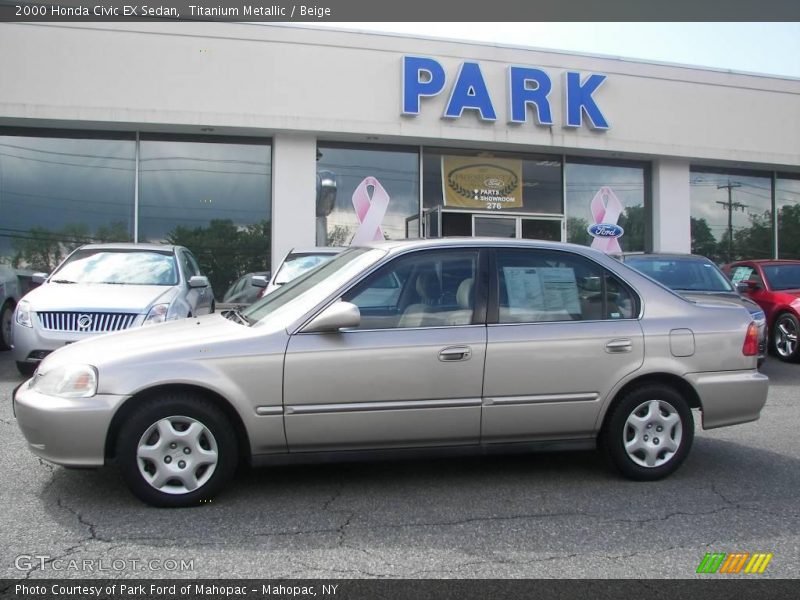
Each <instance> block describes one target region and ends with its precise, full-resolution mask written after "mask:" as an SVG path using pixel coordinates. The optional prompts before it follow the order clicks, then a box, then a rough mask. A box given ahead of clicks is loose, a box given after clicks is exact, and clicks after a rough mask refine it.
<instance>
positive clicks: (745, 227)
mask: <svg viewBox="0 0 800 600" xmlns="http://www.w3.org/2000/svg"><path fill="white" fill-rule="evenodd" d="M690 181H691V188H690V189H691V235H692V252H693V253H694V254H701V255H703V256H707V257H709V258H710V259H712V260H713V261H715V262H717V263H725V262H731V261H734V260H741V259H752V258H771V257H772V254H773V232H772V197H771V194H772V192H771V190H772V179H771V177H770V176H768V175H766V174H758V173H752V172H743V171H725V170H716V169H702V170H701V169H692V172H691V179H690Z"/></svg>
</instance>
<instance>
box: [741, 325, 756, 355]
mask: <svg viewBox="0 0 800 600" xmlns="http://www.w3.org/2000/svg"><path fill="white" fill-rule="evenodd" d="M742 354H744V355H745V356H757V355H758V325H756V324H755V323H750V325H748V326H747V333H746V334H745V336H744V344H743V345H742Z"/></svg>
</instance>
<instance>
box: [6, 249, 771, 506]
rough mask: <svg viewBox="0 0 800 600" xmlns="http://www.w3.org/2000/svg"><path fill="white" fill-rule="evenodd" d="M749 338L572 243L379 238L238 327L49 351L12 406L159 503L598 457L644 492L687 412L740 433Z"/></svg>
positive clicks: (51, 450) (75, 462)
mask: <svg viewBox="0 0 800 600" xmlns="http://www.w3.org/2000/svg"><path fill="white" fill-rule="evenodd" d="M396 286H399V290H398V289H396ZM376 290H377V292H376ZM386 290H392V291H391V293H387V291H386ZM756 344H757V331H756V327H755V325H754V323H753V321H752V317H751V316H750V315H749V313H748V312H747V311H746V310H744V309H742V308H741V307H738V306H720V305H713V306H712V305H704V304H700V303H694V302H688V301H687V300H685V299H684V298H682V297H681V296H679V295H677V294H675V293H673V292H672V291H670V290H669V289H667V288H665V287H663V286H662V285H660V284H658V283H656V282H654V281H653V280H651V279H649V278H648V277H645V276H643V275H642V274H640V273H639V272H638V271H636V270H634V269H631V268H629V267H627V266H626V265H624V264H622V263H620V262H618V261H616V260H614V259H612V258H610V257H608V256H606V255H605V254H603V253H600V252H597V251H595V250H592V249H590V248H585V247H582V246H573V245H568V244H558V243H545V242H532V241H522V240H493V239H473V238H469V239H456V238H448V239H445V240H415V241H400V242H384V243H374V244H368V245H365V246H363V247H357V248H350V249H348V250H346V251H344V252H342V253H341V254H339V255H338V256H336V257H335V258H334V259H332V260H331V261H329V262H328V263H326V264H324V265H322V266H320V267H319V268H317V269H314V270H312V271H309V272H308V273H306V274H305V275H303V276H301V277H299V278H298V279H296V280H294V281H292V282H290V283H288V284H286V285H285V286H283V287H282V288H281V289H279V290H278V291H275V292H274V293H272V294H270V295H269V296H267V297H265V298H264V299H262V300H261V301H259V302H257V303H256V304H254V305H253V306H252V307H251V308H249V309H248V310H246V311H244V312H242V313H240V312H236V311H228V312H227V313H226V316H223V315H221V314H214V315H210V316H207V317H202V318H200V319H196V320H195V319H193V320H191V321H179V322H173V323H167V324H164V325H160V326H158V327H153V328H142V329H139V330H135V329H130V330H127V331H124V332H120V333H116V334H113V335H108V336H104V337H101V338H97V339H94V340H88V341H85V342H81V343H79V344H74V345H71V346H67V347H65V348H62V349H61V350H59V351H57V352H54V353H53V354H51V355H50V356H48V357H47V358H46V359H45V360H44V361H43V362H42V364H41V365H40V368H39V370H38V372H37V375H36V377H34V378H33V379H31V380H30V381H28V382H26V383H24V384H23V385H22V386H21V387H20V388H19V390H18V391H17V393H16V395H15V400H14V404H15V410H16V416H17V420H18V423H19V425H20V428H21V429H22V431H23V433H24V435H25V437H26V439H27V440H28V444H29V447H30V448H31V450H32V451H33V452H34V453H36V454H37V455H38V456H40V457H42V458H44V459H46V460H49V461H52V462H55V463H58V464H63V465H71V466H84V467H86V466H100V465H103V464H104V463H105V462H106V461H107V460H109V459H110V458H112V457H113V458H115V459H116V462H117V463H118V464H119V466H120V469H121V473H122V475H123V477H124V478H125V480H126V482H127V483H128V485H129V486H130V488H131V490H132V491H133V492H134V493H135V494H136V495H137V496H138V497H139V498H141V499H143V500H144V501H146V502H149V503H152V504H155V505H161V506H189V505H192V504H196V503H198V502H199V501H200V500H201V499H203V498H207V497H209V495H213V494H215V493H217V492H218V491H220V490H221V489H222V488H223V486H224V483H225V482H226V481H227V480H228V478H229V477H230V473H231V472H232V469H233V468H234V467H235V463H236V462H237V461H238V460H240V459H244V460H247V461H249V462H251V463H254V464H263V463H285V462H293V461H308V460H318V459H319V458H320V457H326V458H331V457H345V458H347V457H352V456H354V455H359V453H365V452H373V453H374V452H385V453H392V454H397V453H401V454H402V453H404V452H421V451H424V452H425V453H431V452H454V451H455V452H492V451H508V450H509V449H516V450H519V449H535V448H550V449H554V448H564V449H567V448H593V447H595V445H596V444H597V443H598V442H600V444H601V446H602V447H603V448H604V449H605V450H606V452H607V454H608V455H609V457H610V458H611V460H612V462H613V463H614V464H615V465H616V466H617V468H618V469H619V470H620V471H622V472H623V473H624V474H625V475H626V476H628V477H632V478H635V479H656V478H659V477H663V476H665V475H667V474H669V473H670V472H672V471H673V470H674V469H675V468H677V466H678V465H679V464H680V462H681V461H682V460H683V458H685V456H686V454H687V453H688V449H689V447H690V445H691V439H692V436H693V434H694V424H693V420H692V409H699V410H700V411H701V413H702V423H703V426H704V427H705V428H713V427H721V426H725V425H732V424H735V423H744V422H748V421H753V420H756V419H758V417H759V413H760V410H761V408H762V406H763V405H764V402H765V401H766V395H767V385H768V380H767V378H766V377H765V376H764V375H762V374H761V373H759V372H758V370H757V369H756V360H757V356H756V354H757V348H756ZM181 465H183V466H181Z"/></svg>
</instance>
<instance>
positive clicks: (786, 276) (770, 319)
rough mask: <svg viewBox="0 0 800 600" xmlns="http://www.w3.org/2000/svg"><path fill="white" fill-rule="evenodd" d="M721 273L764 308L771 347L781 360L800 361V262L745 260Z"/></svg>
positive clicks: (724, 268) (726, 267)
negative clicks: (799, 340) (798, 339)
mask: <svg viewBox="0 0 800 600" xmlns="http://www.w3.org/2000/svg"><path fill="white" fill-rule="evenodd" d="M722 270H723V271H724V272H725V274H726V275H728V277H730V278H731V281H733V283H734V284H736V287H737V289H738V290H739V291H740V292H742V293H743V294H746V295H747V296H749V297H750V298H752V299H753V300H754V301H755V302H756V303H757V304H758V305H759V306H760V307H761V308H762V309H764V312H765V313H766V315H767V327H768V331H769V339H770V344H771V347H772V349H773V350H774V351H775V354H777V355H778V358H780V359H781V360H785V361H787V362H800V345H799V344H798V343H797V334H798V332H800V260H743V261H739V262H735V263H731V264H729V265H725V266H724V267H723V268H722Z"/></svg>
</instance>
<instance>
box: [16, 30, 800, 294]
mask: <svg viewBox="0 0 800 600" xmlns="http://www.w3.org/2000/svg"><path fill="white" fill-rule="evenodd" d="M534 43H535V41H534ZM0 75H2V81H3V82H4V85H3V86H2V87H0V260H5V261H7V262H13V263H15V264H17V265H21V266H30V267H36V268H52V266H53V263H54V262H55V261H57V259H58V258H59V256H61V255H63V253H64V252H65V251H66V250H67V249H69V247H72V246H74V245H76V244H77V243H80V242H81V241H88V240H118V239H126V240H134V241H162V240H163V241H172V242H177V243H182V244H184V245H187V246H189V247H190V248H192V249H193V250H194V251H195V253H196V254H197V255H198V258H200V260H201V263H203V266H204V268H205V269H207V270H211V271H212V272H213V273H214V277H215V280H214V283H215V289H216V290H217V292H218V293H219V292H220V291H222V290H220V289H219V288H220V286H222V285H226V283H225V282H230V281H231V280H232V279H233V278H234V277H235V276H237V275H241V274H242V273H243V272H246V271H247V270H259V269H258V267H261V268H267V269H268V268H270V265H271V264H273V265H274V264H275V263H276V262H277V261H279V260H280V259H281V258H282V256H283V255H284V254H285V253H286V252H287V251H288V250H289V249H290V248H292V247H297V246H314V245H325V244H332V245H346V244H349V243H350V242H351V241H353V239H354V238H355V240H361V239H379V238H381V237H384V238H392V239H394V238H402V237H419V236H420V235H424V236H429V237H433V236H441V235H445V236H449V235H499V236H515V237H533V238H545V239H556V240H563V241H570V242H575V243H580V244H593V245H595V246H596V247H599V248H601V249H604V250H606V251H614V252H616V251H619V250H622V251H634V252H640V251H669V252H690V251H694V252H697V253H701V254H706V255H709V256H711V257H712V258H714V259H715V260H717V261H718V262H725V261H727V260H730V259H734V258H768V257H782V258H784V257H786V258H800V80H795V79H787V78H777V77H768V76H761V75H752V74H739V73H730V72H722V71H714V70H706V69H698V68H689V67H683V66H675V65H663V64H650V63H643V62H636V61H629V60H622V59H613V58H600V57H593V56H583V55H574V54H566V53H559V52H549V51H539V50H531V49H523V48H512V47H502V46H491V45H485V44H475V43H466V42H457V41H442V40H432V39H416V38H412V37H407V36H394V35H378V34H364V33H355V32H346V31H332V30H319V29H312V28H301V27H281V26H269V25H258V24H235V23H233V24H231V23H187V22H184V23H125V24H122V23H115V24H113V25H111V24H87V23H78V24H37V25H32V24H0Z"/></svg>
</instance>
